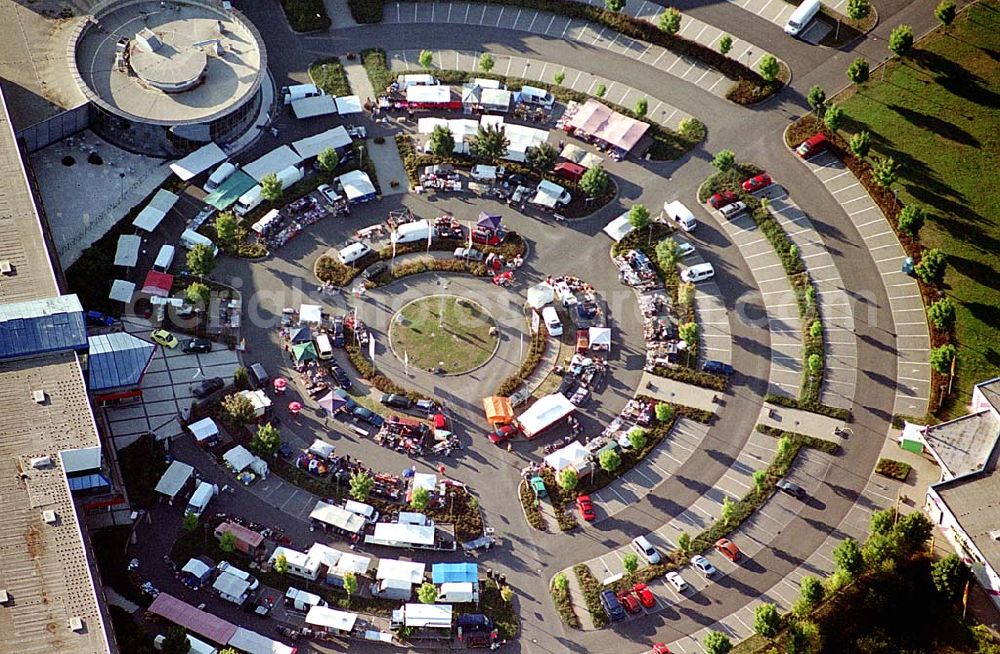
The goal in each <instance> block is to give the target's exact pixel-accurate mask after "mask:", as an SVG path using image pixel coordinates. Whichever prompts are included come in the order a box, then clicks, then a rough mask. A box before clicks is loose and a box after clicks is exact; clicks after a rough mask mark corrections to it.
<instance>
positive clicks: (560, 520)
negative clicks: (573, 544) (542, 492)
mask: <svg viewBox="0 0 1000 654" xmlns="http://www.w3.org/2000/svg"><path fill="white" fill-rule="evenodd" d="M540 476H541V478H542V481H543V482H545V489H546V490H547V491H548V492H549V501H550V502H552V509H553V510H554V511H555V514H556V523H557V524H558V525H559V530H560V531H572V530H573V529H576V528H577V527H579V526H580V523H579V522H577V520H576V514H575V513H573V512H572V511H567V510H566V506H567V505H569V506H570V508H572V506H573V503H574V501H575V498H576V495H575V494H574V493H573V492H565V491H563V489H562V488H561V487H560V486H559V483H558V482H557V481H556V475H555V473H554V472H553V471H552V468H543V469H542V472H541V474H540Z"/></svg>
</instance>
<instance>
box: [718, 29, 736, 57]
mask: <svg viewBox="0 0 1000 654" xmlns="http://www.w3.org/2000/svg"><path fill="white" fill-rule="evenodd" d="M732 49H733V37H731V36H729V35H728V34H723V35H722V38H720V39H719V52H720V53H722V54H724V55H725V54H729V51H730V50H732Z"/></svg>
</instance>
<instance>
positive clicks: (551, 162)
mask: <svg viewBox="0 0 1000 654" xmlns="http://www.w3.org/2000/svg"><path fill="white" fill-rule="evenodd" d="M558 159H559V153H558V152H556V149H555V148H554V147H552V146H551V145H549V144H548V143H540V144H538V145H537V146H535V147H533V148H528V151H527V152H526V153H525V156H524V163H526V164H528V166H529V167H530V168H532V169H533V170H537V171H538V172H540V173H547V172H548V171H550V170H552V167H553V166H555V165H556V161H557V160H558Z"/></svg>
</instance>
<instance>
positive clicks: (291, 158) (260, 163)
mask: <svg viewBox="0 0 1000 654" xmlns="http://www.w3.org/2000/svg"><path fill="white" fill-rule="evenodd" d="M300 163H302V157H300V156H299V155H298V154H296V152H295V150H293V149H291V148H290V147H289V146H287V145H282V146H281V147H277V148H275V149H273V150H271V151H270V152H268V153H267V154H265V155H264V156H263V157H261V158H260V159H257V160H255V161H251V162H250V163H248V164H247V165H245V166H243V172H244V173H246V174H247V175H250V177H253V178H254V179H255V180H257V181H258V182H259V181H260V180H261V178H263V177H264V175H267V174H268V173H277V172H279V171H282V170H284V169H285V168H288V167H289V166H295V165H297V164H300Z"/></svg>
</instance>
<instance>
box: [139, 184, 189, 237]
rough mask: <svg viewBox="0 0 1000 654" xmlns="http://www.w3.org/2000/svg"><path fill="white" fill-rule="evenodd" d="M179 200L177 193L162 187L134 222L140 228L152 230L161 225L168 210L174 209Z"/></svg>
mask: <svg viewBox="0 0 1000 654" xmlns="http://www.w3.org/2000/svg"><path fill="white" fill-rule="evenodd" d="M177 200H178V197H177V195H175V194H174V193H171V192H170V191H167V190H164V189H162V188H161V189H160V190H159V191H157V192H156V195H154V196H153V199H152V200H150V201H149V204H147V205H146V206H145V207H143V208H142V211H140V212H139V215H138V216H136V217H135V220H133V221H132V224H133V225H134V226H135V227H137V228H138V229H141V230H143V231H146V232H152V231H153V230H155V229H156V228H157V227H158V226H159V225H160V222H161V221H162V220H163V218H164V216H166V215H167V212H168V211H170V210H171V209H173V207H174V204H176V203H177Z"/></svg>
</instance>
